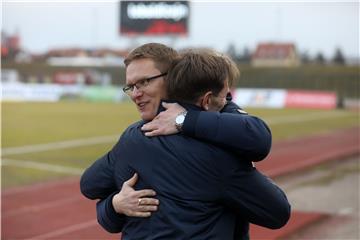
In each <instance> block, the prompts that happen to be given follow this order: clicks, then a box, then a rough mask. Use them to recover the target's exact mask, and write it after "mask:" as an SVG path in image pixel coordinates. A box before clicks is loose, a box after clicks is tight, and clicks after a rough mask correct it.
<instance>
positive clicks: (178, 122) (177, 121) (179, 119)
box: [175, 111, 187, 132]
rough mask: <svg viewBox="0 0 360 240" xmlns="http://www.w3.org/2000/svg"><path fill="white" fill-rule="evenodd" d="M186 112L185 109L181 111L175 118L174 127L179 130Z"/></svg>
mask: <svg viewBox="0 0 360 240" xmlns="http://www.w3.org/2000/svg"><path fill="white" fill-rule="evenodd" d="M186 114H187V111H184V112H181V113H179V115H177V116H176V118H175V127H176V129H177V130H178V131H179V132H181V130H182V126H183V124H184V121H185V117H186Z"/></svg>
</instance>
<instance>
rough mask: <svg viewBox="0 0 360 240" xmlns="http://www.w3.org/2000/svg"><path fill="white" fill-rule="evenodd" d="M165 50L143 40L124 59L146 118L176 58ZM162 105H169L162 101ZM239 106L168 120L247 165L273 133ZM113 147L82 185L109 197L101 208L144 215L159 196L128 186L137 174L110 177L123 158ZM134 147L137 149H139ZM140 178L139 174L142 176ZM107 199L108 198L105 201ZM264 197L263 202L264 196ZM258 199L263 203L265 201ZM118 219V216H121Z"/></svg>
mask: <svg viewBox="0 0 360 240" xmlns="http://www.w3.org/2000/svg"><path fill="white" fill-rule="evenodd" d="M164 49H165V50H164ZM169 49H170V48H168V47H166V46H163V45H161V44H160V45H159V44H147V45H143V46H141V47H139V48H138V49H135V50H134V51H133V52H131V53H130V55H129V57H128V58H127V59H126V60H125V64H126V74H127V76H126V82H127V86H126V87H125V88H124V91H126V92H128V93H129V94H130V97H131V99H132V100H133V101H134V103H135V104H136V105H137V108H138V110H139V112H140V115H141V118H142V119H143V120H144V121H145V122H148V121H150V120H152V119H153V118H154V117H155V116H156V115H157V113H158V107H159V105H160V102H161V99H166V97H167V94H166V88H165V87H166V84H165V79H164V76H163V75H165V74H166V72H167V71H168V70H169V67H170V63H171V62H172V61H173V60H174V59H176V58H177V57H178V56H177V53H175V52H174V51H173V50H171V49H170V50H169ZM164 56H165V57H164ZM169 56H170V57H169ZM228 74H231V71H228ZM167 77H168V76H167ZM227 91H228V89H225V90H224V92H223V96H222V97H221V99H225V98H224V96H225V95H226V93H227ZM180 94H181V93H180ZM216 97H219V96H215V95H214V94H210V95H209V97H206V99H207V100H206V101H208V102H211V100H212V99H215V98H216ZM203 99H205V98H203ZM165 106H169V105H166V104H165ZM203 106H204V107H203V109H204V110H206V108H207V107H206V106H207V105H206V104H205V105H203ZM238 109H239V108H238V107H237V106H235V105H234V104H233V103H229V104H227V105H226V106H225V107H224V108H223V111H228V112H231V113H232V114H230V113H218V112H205V111H199V110H201V109H188V111H187V112H182V113H181V114H178V117H176V123H175V121H174V122H172V126H173V127H174V126H175V128H176V131H181V132H182V135H187V136H190V137H196V138H197V139H202V140H203V141H208V142H211V143H212V144H216V145H218V146H222V147H223V148H224V149H225V150H226V151H228V152H232V153H234V154H236V155H237V156H238V157H239V160H238V161H240V162H241V161H242V162H243V163H250V164H251V161H252V160H253V161H256V160H261V159H263V158H264V157H265V156H266V155H267V154H268V152H269V150H270V145H271V134H270V131H269V130H268V128H267V126H266V125H265V124H264V123H263V121H261V120H260V119H258V118H256V117H253V116H249V115H245V114H239V112H238ZM162 113H163V112H162ZM179 117H180V120H179V121H178V118H179ZM181 119H182V120H181ZM143 123H144V122H142V124H143ZM120 142H121V140H120V141H119V143H120ZM116 149H117V145H116V146H115V147H114V148H113V150H111V151H110V152H109V153H108V154H107V155H105V156H104V157H103V158H101V159H99V160H98V161H96V162H95V163H94V164H93V165H92V166H91V167H90V168H89V169H87V170H86V172H85V173H84V175H83V176H82V179H81V190H82V192H83V194H84V195H86V196H87V197H89V198H91V199H96V198H100V199H104V198H106V197H107V201H103V202H101V204H99V206H104V204H105V205H106V206H107V207H108V208H105V209H107V210H108V209H109V208H110V209H113V207H114V206H113V203H114V205H115V206H116V209H117V212H118V213H122V214H125V215H127V216H136V217H148V216H150V215H151V212H153V211H156V210H158V204H159V201H158V200H157V199H153V198H151V197H152V196H154V195H155V192H154V191H153V190H150V189H144V188H145V187H146V186H142V185H141V184H137V185H136V187H137V189H143V190H137V191H135V190H134V189H132V187H133V186H134V185H135V183H136V181H137V176H134V177H132V178H131V179H130V180H129V181H126V182H125V183H124V184H123V182H122V181H120V182H116V181H115V180H114V168H115V167H114V165H115V164H116V163H117V162H121V161H122V156H121V154H119V155H116V154H115V152H116ZM135 151H139V152H141V151H143V149H136V150H135ZM195 151H196V150H195ZM148 157H149V158H157V157H158V156H152V155H149V156H148ZM159 157H160V156H159ZM115 159H116V161H115ZM128 160H129V161H131V159H128ZM219 161H221V159H219ZM164 171H165V170H164ZM141 177H142V176H141V174H140V181H141ZM129 178H130V176H129ZM121 184H123V185H122V187H121V191H120V193H118V192H114V191H116V190H118V189H119V186H121ZM277 194H278V193H276V194H275V195H277ZM277 196H278V195H277ZM109 199H111V200H110V201H109ZM259 200H260V199H259ZM263 201H264V202H266V200H263ZM160 202H161V201H160ZM109 204H110V205H109ZM262 204H264V205H266V203H262ZM275 209H276V208H275ZM107 210H106V211H107ZM272 213H274V212H272ZM155 214H156V213H155ZM123 216H124V215H120V218H121V219H123ZM272 217H273V219H277V217H279V218H283V215H282V216H272ZM246 221H249V220H246ZM120 222H121V220H119V223H120ZM272 223H273V222H272ZM272 223H271V222H269V223H268V224H272ZM265 225H266V224H265ZM268 226H269V225H268ZM110 231H112V229H110Z"/></svg>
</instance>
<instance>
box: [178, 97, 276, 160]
mask: <svg viewBox="0 0 360 240" xmlns="http://www.w3.org/2000/svg"><path fill="white" fill-rule="evenodd" d="M182 129H183V134H185V135H187V136H190V137H195V138H199V139H201V140H205V141H208V142H211V143H214V144H216V145H218V146H220V147H223V148H225V149H227V150H230V151H232V152H233V153H235V154H236V155H237V156H239V157H241V159H243V160H247V161H254V162H256V161H261V160H262V159H264V158H265V157H266V156H267V155H268V154H269V152H270V148H271V141H272V136H271V131H270V129H269V127H268V126H267V125H266V123H265V122H264V121H263V120H261V119H260V118H257V117H255V116H251V115H248V114H246V113H245V112H244V111H242V110H241V109H240V108H239V107H238V106H237V105H236V104H234V103H229V104H227V105H226V106H225V107H224V109H223V110H222V112H220V113H219V112H210V111H195V110H189V111H188V113H187V115H186V118H185V121H184V124H183V127H182Z"/></svg>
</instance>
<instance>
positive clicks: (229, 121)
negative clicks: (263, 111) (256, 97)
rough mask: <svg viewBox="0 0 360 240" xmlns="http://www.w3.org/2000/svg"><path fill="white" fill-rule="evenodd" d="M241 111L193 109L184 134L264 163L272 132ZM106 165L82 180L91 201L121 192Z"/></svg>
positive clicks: (91, 169)
mask: <svg viewBox="0 0 360 240" xmlns="http://www.w3.org/2000/svg"><path fill="white" fill-rule="evenodd" d="M239 109H240V108H239V107H238V106H237V105H236V104H235V103H233V102H229V103H228V104H226V105H225V107H224V108H223V109H222V111H221V113H219V112H206V111H199V109H197V108H196V109H189V111H188V113H187V115H186V118H185V122H184V125H183V131H182V134H184V135H186V136H189V137H193V138H197V139H200V140H202V141H207V142H210V143H213V144H215V145H217V146H220V147H222V148H224V149H225V150H227V151H230V152H232V153H234V154H236V155H237V156H238V158H239V161H254V162H256V161H260V160H262V159H264V158H265V157H266V156H267V155H268V154H269V152H270V149H271V140H272V137H271V132H270V130H269V128H268V126H267V125H266V123H265V122H264V121H262V120H261V119H259V118H257V117H255V116H251V115H247V114H244V112H243V111H239ZM103 161H104V162H100V159H99V160H97V161H96V162H95V163H94V164H93V165H92V166H91V167H89V168H88V169H87V170H86V171H85V172H84V173H83V175H82V177H81V181H80V189H81V192H82V193H83V195H84V196H86V197H87V198H89V199H104V198H106V197H107V196H109V195H110V194H112V193H113V192H114V191H116V190H117V187H116V185H115V182H114V179H113V166H111V165H109V164H110V163H108V162H107V161H105V160H103ZM98 165H99V166H98ZM100 165H101V166H100ZM100 169H101V171H100Z"/></svg>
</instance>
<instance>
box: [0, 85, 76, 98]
mask: <svg viewBox="0 0 360 240" xmlns="http://www.w3.org/2000/svg"><path fill="white" fill-rule="evenodd" d="M1 90H2V97H1V100H4V101H35V102H56V101H59V100H60V98H61V97H62V96H63V95H64V94H80V93H81V91H82V88H81V87H80V86H61V85H57V84H39V83H33V84H24V83H2V84H1Z"/></svg>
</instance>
